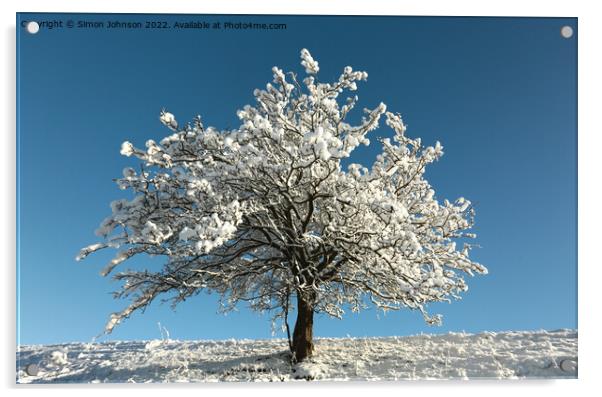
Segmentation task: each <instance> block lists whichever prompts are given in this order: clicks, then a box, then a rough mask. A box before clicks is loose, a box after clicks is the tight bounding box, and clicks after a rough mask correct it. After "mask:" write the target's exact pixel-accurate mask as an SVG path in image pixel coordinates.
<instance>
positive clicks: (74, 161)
mask: <svg viewBox="0 0 602 397" xmlns="http://www.w3.org/2000/svg"><path fill="white" fill-rule="evenodd" d="M19 18H20V19H19ZM17 19H18V20H17V26H18V28H17V40H18V58H17V62H18V77H19V81H18V134H19V136H18V148H17V150H18V173H19V175H18V177H19V178H18V179H19V180H18V195H19V197H18V210H19V214H18V217H19V218H18V221H19V225H18V226H19V229H18V233H19V236H18V244H19V246H18V261H19V263H18V280H17V282H18V323H17V327H18V330H17V332H18V339H19V342H20V343H22V344H31V343H57V342H65V341H89V340H90V339H91V338H92V337H94V336H96V335H98V334H99V333H100V332H101V331H102V329H103V327H104V324H105V322H106V320H107V318H108V316H109V314H110V313H111V312H114V311H118V310H120V309H121V308H123V307H124V306H125V305H126V302H125V301H116V300H114V299H113V298H112V296H111V291H113V290H115V289H116V287H117V285H115V284H114V283H112V282H111V280H110V279H107V278H103V277H101V276H99V274H98V273H99V271H100V269H101V268H102V267H103V265H104V264H105V263H106V262H107V261H108V260H109V259H110V258H111V255H112V254H113V253H112V252H106V253H104V252H103V253H99V254H96V255H94V256H91V257H89V258H88V259H87V260H86V261H84V262H75V260H74V257H75V255H76V254H77V252H78V251H79V249H80V248H81V247H83V246H86V245H88V244H90V243H93V242H95V241H96V239H97V238H96V236H95V235H94V230H95V229H96V227H97V226H98V224H99V223H100V221H101V220H102V219H103V218H104V217H105V216H107V215H108V214H109V211H110V209H109V203H110V202H111V201H112V200H115V199H118V198H122V197H124V196H125V197H127V194H128V193H127V192H123V191H120V190H119V189H118V188H117V186H116V185H115V184H114V183H113V182H112V178H115V177H118V176H119V175H120V174H121V170H122V168H123V167H125V166H133V165H134V166H135V165H136V164H137V163H136V160H134V159H131V158H125V157H122V156H121V155H120V154H119V147H120V145H121V142H122V141H124V140H130V141H132V142H133V143H134V144H137V145H139V146H141V145H143V143H144V142H145V141H146V140H147V139H151V138H152V139H160V138H161V137H162V136H164V135H166V134H168V133H169V132H170V131H169V130H167V129H166V128H165V127H163V126H162V125H161V124H160V123H159V121H158V115H159V111H160V110H161V108H163V107H166V108H167V109H169V110H170V111H171V112H173V113H174V114H175V115H176V117H177V118H178V120H179V121H180V123H182V122H184V121H187V120H191V119H192V118H193V117H194V116H195V115H196V114H200V115H201V116H202V117H203V120H204V122H205V124H206V125H213V126H216V127H218V128H227V127H230V128H233V127H236V126H237V118H236V116H235V111H236V110H237V109H239V108H241V107H242V106H244V105H245V104H247V103H252V101H253V96H252V92H253V89H254V88H257V87H263V86H264V85H265V83H266V82H268V81H270V80H271V78H272V76H271V67H272V66H274V65H278V66H279V67H281V68H283V69H285V70H295V71H298V72H301V71H302V68H301V67H300V66H299V50H300V49H301V48H308V49H309V50H310V51H311V53H312V55H313V56H314V58H315V59H317V60H318V61H319V62H320V68H321V70H320V77H321V79H322V80H331V79H334V78H336V77H338V74H339V73H340V72H341V70H342V69H343V67H344V66H346V65H351V66H353V67H354V69H358V70H366V71H367V72H368V74H369V78H368V82H366V83H363V84H361V85H360V87H359V91H358V95H359V97H360V105H362V106H366V107H374V106H376V105H377V104H378V103H379V102H380V101H383V102H385V103H386V104H387V105H388V108H389V109H391V110H393V111H396V112H400V113H401V114H402V115H403V117H404V120H405V121H406V123H407V124H408V135H410V136H420V137H421V138H422V139H423V142H425V143H434V142H435V141H436V140H439V141H441V142H442V144H443V146H444V150H445V153H446V154H445V155H444V156H443V158H442V159H441V161H439V162H438V163H436V164H434V165H432V166H431V167H430V169H429V170H428V171H427V179H428V180H429V181H430V182H431V184H432V185H433V186H434V187H435V190H436V192H437V197H438V198H439V199H444V198H449V199H455V198H457V197H459V196H464V197H466V198H468V199H470V200H471V201H472V202H473V203H474V204H475V207H476V211H477V215H476V228H475V231H476V233H477V234H478V240H477V243H478V244H479V245H480V246H481V248H480V249H476V250H474V251H473V256H474V258H475V259H476V260H478V261H479V262H481V263H483V264H485V265H486V266H487V267H488V268H489V271H490V273H489V275H487V276H484V277H475V278H472V279H468V280H467V283H468V285H469V291H468V293H466V294H465V295H464V298H463V299H462V300H461V301H457V302H454V303H453V304H451V305H448V304H436V305H432V306H431V307H430V310H431V312H434V313H441V314H443V316H444V323H443V326H441V327H435V328H433V327H428V326H426V325H425V324H424V322H423V321H422V317H421V315H420V314H419V313H415V312H410V311H401V312H396V313H387V315H386V316H384V315H383V314H382V313H378V312H377V311H376V310H375V309H371V310H367V311H365V312H362V313H361V314H359V315H358V314H348V315H347V316H346V317H345V319H344V320H331V319H327V318H325V317H321V316H319V317H318V319H317V322H316V325H315V329H314V332H315V334H316V335H317V336H345V335H352V336H376V335H405V334H413V333H418V332H447V331H462V330H465V331H467V332H477V331H482V330H509V329H521V330H522V329H541V328H545V329H556V328H565V327H566V328H575V327H577V285H576V283H577V281H576V280H577V279H576V276H577V258H576V256H577V253H576V234H577V231H576V222H577V218H576V194H577V193H576V186H577V176H576V175H577V169H576V164H577V152H576V150H577V146H576V144H577V130H576V128H577V126H576V116H577V114H576V112H577V97H576V95H577V89H576V87H577V86H576V84H577V69H576V68H577V20H576V19H575V18H440V17H437V18H436V17H422V18H416V17H326V16H324V17H300V16H267V17H248V16H218V15H213V16H185V15H180V16H178V15H170V16H161V15H153V16H151V15H147V16H145V15H94V14H91V15H86V16H83V15H78V14H64V15H61V14H20V15H18V16H17ZM55 19H56V20H62V21H63V22H64V24H65V23H66V21H67V20H74V21H78V20H87V21H107V20H119V21H122V22H125V21H141V22H143V23H144V22H145V21H149V20H152V21H166V22H168V23H169V24H171V23H173V22H175V21H181V22H186V21H191V20H197V21H208V22H218V21H220V22H222V23H223V21H234V22H238V21H243V22H247V21H253V22H265V23H286V24H287V29H286V30H279V31H275V30H259V31H236V30H229V31H224V30H193V29H190V30H175V29H140V30H118V29H117V30H110V29H75V28H74V29H68V28H62V29H61V28H57V29H52V30H49V29H45V28H42V29H41V30H40V32H39V33H38V34H36V35H30V34H28V33H26V32H25V31H24V30H23V29H22V28H19V26H20V21H21V20H37V21H44V20H55ZM564 25H569V26H571V27H572V28H573V30H574V32H575V35H574V36H573V37H572V38H569V39H566V38H563V37H562V36H561V35H560V29H561V27H562V26H564ZM389 134H390V131H389V130H388V129H386V128H383V129H381V130H377V131H374V132H373V133H372V137H376V136H388V135H389ZM373 142H376V140H373ZM377 152H378V146H377V145H375V144H373V145H371V146H370V147H368V148H362V149H358V150H357V151H356V152H354V155H355V157H354V158H353V161H355V162H360V163H364V164H369V163H370V162H371V161H372V160H373V158H374V156H375V155H376V154H377ZM155 261H157V260H155ZM156 265H158V264H157V263H155V264H152V266H156ZM216 310H217V305H216V297H215V296H211V295H206V294H201V295H199V296H197V297H196V298H194V299H190V300H189V301H187V302H185V303H184V304H182V305H180V306H178V307H177V309H176V311H175V312H174V311H172V310H171V309H170V307H169V306H168V305H167V304H165V305H161V304H159V303H158V302H157V303H156V304H153V305H152V307H150V308H149V309H148V310H147V311H146V312H145V313H144V314H136V315H134V316H133V317H132V318H131V319H129V320H127V321H126V322H124V323H123V324H122V325H120V326H119V327H118V328H116V329H115V331H114V332H113V334H112V335H110V336H108V337H104V339H150V338H158V337H160V333H159V330H158V327H157V323H158V322H160V323H161V324H162V325H163V326H165V327H166V328H167V329H168V330H169V331H170V334H171V337H172V338H177V339H224V338H269V337H271V336H272V334H271V330H270V323H269V316H265V315H264V316H261V315H258V314H257V313H254V312H250V311H249V310H247V309H246V308H245V307H244V306H241V308H240V311H238V312H234V313H230V314H228V315H227V316H223V315H220V314H217V313H216ZM276 336H277V337H282V336H283V334H281V333H279V334H276Z"/></svg>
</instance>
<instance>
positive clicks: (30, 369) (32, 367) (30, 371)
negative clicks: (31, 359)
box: [25, 364, 40, 376]
mask: <svg viewBox="0 0 602 397" xmlns="http://www.w3.org/2000/svg"><path fill="white" fill-rule="evenodd" d="M25 372H27V375H29V376H36V375H37V374H38V373H39V372H40V367H39V366H38V364H29V365H28V366H27V367H25Z"/></svg>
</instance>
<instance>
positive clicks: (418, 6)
mask: <svg viewBox="0 0 602 397" xmlns="http://www.w3.org/2000/svg"><path fill="white" fill-rule="evenodd" d="M0 7H1V8H2V13H1V14H0V18H1V19H2V28H3V29H2V33H3V40H2V45H3V51H2V55H1V58H2V59H3V60H4V61H3V62H1V64H2V65H1V68H2V74H1V76H2V85H1V87H4V90H5V91H4V93H3V95H2V96H1V97H0V101H2V105H3V106H2V107H1V111H2V120H3V122H4V127H5V128H4V129H3V141H2V145H1V147H2V155H1V158H2V165H1V166H0V169H1V170H2V173H3V175H2V176H3V178H2V180H3V182H4V186H5V188H4V189H3V194H2V196H1V197H2V198H1V200H2V205H1V206H0V211H1V212H0V219H2V221H3V222H2V224H3V227H2V229H0V233H1V234H0V244H2V245H1V247H0V249H1V252H2V253H3V255H4V261H3V262H2V264H3V266H2V268H3V270H4V274H3V276H4V277H3V278H2V279H3V282H4V285H3V286H2V287H4V288H2V289H3V296H2V298H3V299H2V301H3V303H2V305H1V307H2V315H3V316H2V318H3V320H4V322H3V323H4V324H6V325H5V326H3V327H2V331H1V332H2V339H1V341H2V353H3V354H2V360H1V364H0V365H1V369H0V373H2V376H3V382H2V385H3V386H4V388H6V389H7V390H6V391H7V392H8V393H9V394H12V392H14V391H15V390H16V389H21V390H20V392H24V393H26V394H30V393H34V392H36V391H37V392H41V393H44V394H46V393H48V394H50V395H61V396H63V395H78V394H80V393H81V392H82V391H83V390H84V388H85V393H87V394H90V395H94V396H96V395H104V394H106V393H107V392H109V390H106V389H107V388H110V389H114V390H124V389H126V387H125V386H109V387H106V386H105V387H94V386H92V387H85V386H74V387H66V386H62V387H48V386H45V387H23V386H19V387H16V386H14V380H15V377H14V374H15V372H14V366H15V361H14V349H15V327H14V325H15V308H14V307H15V285H14V284H15V283H14V280H15V271H14V264H15V226H14V225H15V133H14V131H15V12H17V11H21V12H25V11H30V12H130V13H142V12H144V13H166V12H167V13H190V14H194V13H214V14H218V13H233V14H306V15H311V14H315V15H317V14H345V15H449V16H452V15H459V16H460V15H464V16H485V15H487V16H563V17H578V18H579V27H578V37H579V361H580V363H579V380H574V381H519V382H512V381H506V382H484V381H471V382H469V383H461V382H426V383H425V382H402V383H379V384H373V383H365V382H364V383H345V384H341V383H337V384H334V383H328V384H294V385H291V384H286V385H275V384H272V385H265V386H259V385H251V384H239V385H224V384H220V385H196V386H192V387H177V388H178V391H177V392H178V393H183V394H187V395H193V394H194V395H197V396H198V394H199V393H209V394H212V393H226V394H229V393H233V394H234V393H237V394H239V393H245V394H247V393H250V394H251V395H262V396H263V395H265V394H266V393H267V394H276V393H278V394H281V393H285V394H287V395H301V394H306V393H315V392H318V393H329V392H332V391H334V390H335V388H336V389H337V390H338V389H339V388H343V389H345V393H347V394H348V393H350V392H351V393H352V394H355V393H357V394H358V395H359V394H365V393H369V392H370V391H371V389H372V388H376V390H375V392H376V393H383V392H384V393H416V392H418V393H420V394H423V393H425V392H426V393H431V392H435V393H440V394H445V395H462V396H473V395H474V396H482V395H483V393H484V392H486V393H487V394H488V395H492V396H496V395H507V394H508V393H509V392H510V393H516V392H530V393H537V394H545V395H546V396H550V395H552V396H553V395H563V396H564V395H567V394H569V393H577V394H578V395H580V394H583V395H587V394H589V393H587V392H588V391H589V389H592V390H595V389H599V386H600V379H601V378H602V376H600V375H599V374H598V370H599V368H600V363H599V361H598V360H599V358H600V357H601V356H602V354H601V351H600V343H599V342H598V341H599V339H600V336H599V330H600V329H601V327H600V326H599V325H600V320H599V313H600V304H599V297H598V294H596V292H598V291H597V287H598V283H599V280H602V274H601V272H600V268H601V267H602V263H601V261H600V258H599V255H596V253H597V251H596V248H597V246H599V245H600V243H599V239H600V236H601V235H602V232H601V230H600V225H602V222H601V219H600V218H601V216H600V213H601V212H602V211H601V210H600V208H601V204H599V203H600V200H601V198H602V197H601V195H600V190H601V189H600V184H601V183H602V177H601V176H600V170H602V167H600V161H599V158H600V157H601V155H602V153H600V151H601V149H602V145H601V139H600V135H601V134H602V128H601V127H602V126H601V125H600V124H601V123H600V117H599V114H600V106H601V104H602V101H601V100H600V98H599V96H600V95H599V93H600V92H602V87H601V84H600V77H599V76H600V72H599V71H600V70H602V62H601V57H600V50H599V48H600V45H601V44H602V40H601V39H602V34H601V32H602V28H601V26H602V23H600V22H601V20H600V16H601V15H600V14H599V13H598V12H597V11H596V9H595V2H594V1H577V0H572V1H569V0H565V1H545V2H535V1H527V0H505V1H496V2H491V1H488V2H486V1H471V0H455V1H449V0H436V1H435V0H430V1H426V0H423V1H417V0H414V1H397V2H395V1H393V0H366V1H356V0H324V1H314V0H305V1H302V0H294V1H290V0H289V1H283V0H266V1H261V2H252V1H244V0H221V1H219V2H217V1H216V2H213V3H208V2H198V1H197V2H191V1H186V0H169V1H167V0H159V1H158V0H146V1H144V2H141V1H139V2H135V1H130V0H127V1H126V0H120V1H115V2H111V1H107V0H89V1H87V2H86V3H85V4H84V3H83V2H82V3H77V4H75V5H74V2H73V1H69V0H55V1H52V2H45V1H42V0H37V1H34V0H21V1H18V2H17V1H12V2H10V1H4V2H1V3H0ZM541 144H542V145H545V142H542V143H541ZM535 149H536V148H534V150H535ZM563 188H564V187H562V186H559V189H563ZM550 216H554V214H550ZM176 386H177V385H172V386H171V387H176ZM597 386H598V387H597ZM40 389H42V390H40ZM144 389H145V390H144V393H145V394H146V393H149V394H151V395H158V394H163V393H165V388H164V387H162V386H161V385H154V386H152V387H150V388H149V387H145V388H144ZM402 389H403V390H402ZM408 389H410V390H408ZM110 392H112V390H111V391H110ZM586 393H587V394H586Z"/></svg>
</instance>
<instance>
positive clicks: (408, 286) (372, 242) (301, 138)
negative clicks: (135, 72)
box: [78, 49, 487, 332]
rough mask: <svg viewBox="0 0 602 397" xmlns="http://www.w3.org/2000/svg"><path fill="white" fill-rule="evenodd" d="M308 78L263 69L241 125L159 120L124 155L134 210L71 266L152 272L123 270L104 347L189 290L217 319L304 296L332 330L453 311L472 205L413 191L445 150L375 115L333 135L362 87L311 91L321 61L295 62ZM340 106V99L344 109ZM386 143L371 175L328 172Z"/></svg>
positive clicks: (357, 74)
mask: <svg viewBox="0 0 602 397" xmlns="http://www.w3.org/2000/svg"><path fill="white" fill-rule="evenodd" d="M301 65H302V66H303V67H304V68H305V72H306V73H307V77H305V78H304V79H303V80H301V81H299V80H298V79H297V74H295V73H293V72H290V73H284V72H283V71H282V70H281V69H279V68H278V67H274V68H273V69H272V73H273V81H272V82H271V83H268V84H267V85H266V87H265V89H257V90H255V92H254V96H255V99H256V103H255V104H254V105H247V106H245V107H244V108H243V109H241V110H239V111H238V112H237V115H238V117H239V119H240V126H239V127H238V128H235V129H231V130H218V129H216V128H213V127H207V128H205V127H204V126H203V124H202V123H201V121H200V117H198V118H197V119H195V120H194V123H192V124H187V125H186V126H184V127H183V128H182V127H181V126H179V125H178V123H177V121H176V119H175V116H174V115H173V114H171V113H169V112H168V111H167V110H165V109H164V110H162V111H161V113H160V117H159V118H160V121H161V123H162V124H164V125H165V126H166V127H167V128H168V129H169V130H171V132H170V134H168V135H167V136H166V137H164V138H163V139H161V140H160V142H156V141H154V140H148V141H147V142H146V143H145V148H144V149H139V148H136V147H135V146H134V144H132V143H130V142H124V143H123V144H122V146H121V154H123V155H124V156H134V157H136V158H138V159H139V160H140V161H141V164H139V167H137V169H139V170H138V171H137V170H135V169H134V168H126V169H125V170H124V172H123V177H121V178H118V179H117V180H116V182H117V185H118V186H119V188H120V189H123V190H129V191H131V192H132V193H133V195H131V197H133V198H131V199H122V200H117V201H114V202H113V203H111V209H112V213H111V215H110V216H109V217H107V218H106V219H105V220H104V221H103V222H102V224H101V226H100V228H99V229H98V230H97V234H98V235H99V236H101V237H102V238H103V242H100V243H98V244H93V245H91V246H88V247H86V248H84V249H82V251H81V252H80V254H79V255H78V259H83V258H85V257H86V256H87V255H89V254H90V253H92V252H95V251H97V250H100V249H104V248H108V247H111V248H116V249H119V251H118V253H117V255H116V257H115V258H114V259H113V260H112V261H111V262H110V263H109V264H108V265H107V266H106V267H105V269H104V270H103V272H102V274H103V275H107V274H109V273H112V272H113V271H114V269H116V268H117V267H119V266H120V265H121V264H122V263H124V262H126V261H127V260H129V259H130V258H132V257H135V256H137V255H141V254H142V255H150V256H159V257H162V258H164V265H163V267H162V268H161V269H160V270H153V271H151V270H149V269H141V270H128V271H126V272H122V273H117V274H115V276H114V277H116V278H117V279H118V280H121V281H122V282H123V285H122V289H121V290H120V291H118V292H117V293H116V296H117V297H123V298H127V297H129V298H130V299H131V302H132V303H131V304H130V305H129V306H128V307H127V308H126V309H125V310H124V311H122V312H120V313H116V314H114V315H113V316H112V317H111V321H110V322H109V325H108V326H107V332H110V331H111V330H112V329H113V327H114V326H115V325H116V324H117V323H119V322H120V321H121V320H122V319H123V318H126V317H128V316H129V315H131V314H132V313H133V312H134V311H136V310H143V309H144V308H145V307H146V306H147V305H148V304H150V303H151V302H152V301H153V300H154V298H155V297H157V296H159V295H161V294H167V296H168V297H169V299H171V300H172V303H173V304H177V303H178V302H180V301H182V300H185V299H187V298H189V297H191V296H193V295H195V294H197V293H198V292H199V291H201V290H210V291H215V292H217V293H219V294H220V295H221V297H222V307H223V309H224V310H229V309H231V308H233V307H234V306H235V305H236V304H237V303H238V302H247V303H248V304H249V305H250V306H251V307H252V308H253V309H255V310H259V311H266V310H276V312H277V315H276V317H282V311H284V310H287V311H288V309H289V308H288V305H289V303H288V302H289V301H290V296H291V295H298V296H299V295H303V296H313V297H315V310H316V311H322V312H325V313H328V314H329V315H331V316H335V317H341V316H342V315H343V314H344V310H343V307H345V305H350V306H351V307H352V308H353V309H354V310H360V309H361V308H363V307H364V306H365V302H366V299H365V298H366V297H368V298H369V300H370V301H371V302H372V303H373V304H374V305H376V306H377V307H380V308H382V309H383V310H398V309H401V308H409V309H413V310H418V311H420V312H422V313H423V315H424V318H425V320H426V321H427V322H428V323H433V324H436V323H438V322H440V317H439V316H437V315H435V316H431V315H429V314H428V313H427V311H426V306H427V304H428V303H429V302H439V301H449V300H450V299H451V298H456V299H457V298H459V297H460V293H461V292H464V291H466V290H467V286H466V283H465V280H464V276H465V275H473V274H475V273H479V274H485V273H486V272H487V269H486V268H485V267H484V266H482V265H480V264H478V263H476V262H474V261H473V260H472V259H470V257H469V254H470V249H471V247H472V246H471V245H469V244H464V246H463V247H462V248H461V249H459V248H457V247H456V242H457V240H458V239H467V238H474V237H475V235H474V234H473V233H469V230H470V229H471V227H472V225H473V218H474V208H473V207H472V204H471V203H470V201H469V200H467V199H465V198H459V199H457V200H455V201H453V202H450V201H447V200H444V201H443V202H440V201H439V200H437V198H436V197H435V191H434V189H433V187H431V185H430V184H429V183H428V181H427V180H426V179H425V178H424V172H425V168H426V167H427V166H428V165H429V164H431V163H433V162H435V161H437V160H439V159H440V158H441V156H442V155H443V146H442V145H441V144H440V143H439V142H436V144H435V145H434V146H426V147H425V146H423V144H422V142H421V140H420V139H419V138H415V139H412V138H409V137H408V136H407V135H406V129H407V128H406V125H405V124H404V123H403V121H402V119H401V116H400V115H399V114H396V113H392V112H389V111H387V107H386V105H385V104H383V103H380V104H375V106H374V107H373V108H372V109H366V110H365V114H364V117H363V119H362V120H361V121H360V122H359V123H358V124H357V125H352V124H350V123H348V122H347V121H346V119H347V116H348V114H349V113H350V112H352V110H353V109H354V106H355V104H356V103H357V101H358V97H357V95H355V94H354V95H351V94H350V93H351V92H353V93H355V91H356V90H357V82H359V81H365V80H366V79H367V76H368V75H367V73H366V72H363V71H354V70H353V69H352V68H351V67H350V66H347V67H345V68H344V69H343V73H342V74H341V75H340V77H339V78H338V79H337V80H335V81H334V82H332V83H322V82H318V80H317V74H318V72H319V67H318V62H317V61H316V60H314V59H313V57H312V56H311V54H310V53H309V51H307V50H306V49H304V50H302V51H301ZM345 93H349V96H348V97H346V98H344V97H345ZM383 115H384V116H385V118H386V123H385V124H386V125H387V126H388V127H390V128H391V129H392V130H393V140H392V141H391V140H390V139H382V140H381V141H380V144H381V145H382V152H381V154H379V155H378V156H377V158H376V160H375V161H374V163H373V164H372V166H371V167H365V166H362V165H360V164H351V165H349V166H348V168H347V169H346V170H345V169H343V168H342V167H341V160H343V159H345V158H347V157H350V156H352V154H353V151H354V150H355V149H356V148H357V147H358V146H359V145H360V144H363V145H370V144H371V141H370V139H369V138H368V135H369V134H370V132H371V131H374V130H375V129H377V128H379V123H380V119H381V117H382V116H383Z"/></svg>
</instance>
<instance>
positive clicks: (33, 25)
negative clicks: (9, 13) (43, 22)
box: [25, 21, 40, 34]
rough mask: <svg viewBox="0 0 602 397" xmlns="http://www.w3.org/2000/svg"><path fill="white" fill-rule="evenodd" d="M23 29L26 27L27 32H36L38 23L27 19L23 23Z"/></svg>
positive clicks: (38, 26)
mask: <svg viewBox="0 0 602 397" xmlns="http://www.w3.org/2000/svg"><path fill="white" fill-rule="evenodd" d="M25 29H27V33H31V34H36V33H38V32H39V31H40V24H38V23H37V22H36V21H29V22H27V25H25Z"/></svg>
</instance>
